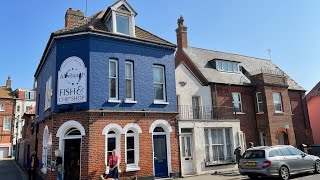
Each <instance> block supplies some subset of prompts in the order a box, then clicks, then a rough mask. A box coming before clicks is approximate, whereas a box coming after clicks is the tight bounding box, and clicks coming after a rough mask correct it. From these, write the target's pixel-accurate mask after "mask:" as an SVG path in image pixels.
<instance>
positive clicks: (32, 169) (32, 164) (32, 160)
mask: <svg viewBox="0 0 320 180" xmlns="http://www.w3.org/2000/svg"><path fill="white" fill-rule="evenodd" d="M38 166H39V159H38V157H37V155H36V152H35V151H33V152H32V153H31V156H30V157H29V158H28V160H27V170H28V178H29V180H35V179H36V170H37V168H38Z"/></svg>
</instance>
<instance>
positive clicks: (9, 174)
mask: <svg viewBox="0 0 320 180" xmlns="http://www.w3.org/2000/svg"><path fill="white" fill-rule="evenodd" d="M0 179H6V180H25V176H24V174H23V172H22V171H20V169H19V167H18V166H17V165H16V164H15V162H14V160H13V159H1V160H0Z"/></svg>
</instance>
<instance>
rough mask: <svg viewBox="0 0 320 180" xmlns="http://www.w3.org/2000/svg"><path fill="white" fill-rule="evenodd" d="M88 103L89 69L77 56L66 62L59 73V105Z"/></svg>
mask: <svg viewBox="0 0 320 180" xmlns="http://www.w3.org/2000/svg"><path fill="white" fill-rule="evenodd" d="M83 102H87V68H86V67H85V65H84V63H83V61H82V60H81V59H80V58H79V57H76V56H72V57H69V58H67V59H66V60H64V62H63V63H62V65H61V67H60V71H59V72H58V91H57V104H58V105H62V104H74V103H83Z"/></svg>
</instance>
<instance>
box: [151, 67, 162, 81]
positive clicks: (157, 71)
mask: <svg viewBox="0 0 320 180" xmlns="http://www.w3.org/2000/svg"><path fill="white" fill-rule="evenodd" d="M153 82H157V83H163V82H164V79H163V68H161V67H153Z"/></svg>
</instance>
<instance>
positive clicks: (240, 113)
mask: <svg viewBox="0 0 320 180" xmlns="http://www.w3.org/2000/svg"><path fill="white" fill-rule="evenodd" d="M233 114H239V115H243V114H246V113H244V112H236V113H233Z"/></svg>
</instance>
